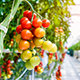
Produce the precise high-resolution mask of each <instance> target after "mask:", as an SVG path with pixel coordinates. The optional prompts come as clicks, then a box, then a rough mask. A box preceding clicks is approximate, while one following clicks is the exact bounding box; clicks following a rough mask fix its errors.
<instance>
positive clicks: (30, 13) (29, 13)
mask: <svg viewBox="0 0 80 80" xmlns="http://www.w3.org/2000/svg"><path fill="white" fill-rule="evenodd" d="M27 17H28V19H29V20H31V18H32V11H29V12H28V14H27Z"/></svg>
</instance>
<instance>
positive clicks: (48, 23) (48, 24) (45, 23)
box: [42, 19, 50, 28]
mask: <svg viewBox="0 0 80 80" xmlns="http://www.w3.org/2000/svg"><path fill="white" fill-rule="evenodd" d="M42 26H43V27H44V28H48V27H49V26H50V21H49V20H48V19H44V20H43V21H42Z"/></svg>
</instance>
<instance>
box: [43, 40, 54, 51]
mask: <svg viewBox="0 0 80 80" xmlns="http://www.w3.org/2000/svg"><path fill="white" fill-rule="evenodd" d="M52 47H53V44H52V43H51V42H50V41H45V42H44V43H43V45H42V48H43V49H44V50H46V51H49V50H50V49H51V48H52Z"/></svg>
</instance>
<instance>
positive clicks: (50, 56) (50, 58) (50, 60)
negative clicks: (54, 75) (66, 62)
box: [48, 53, 53, 65]
mask: <svg viewBox="0 0 80 80" xmlns="http://www.w3.org/2000/svg"><path fill="white" fill-rule="evenodd" d="M52 59H53V53H49V54H48V64H49V65H50V64H51V63H52Z"/></svg>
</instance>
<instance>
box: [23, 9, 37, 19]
mask: <svg viewBox="0 0 80 80" xmlns="http://www.w3.org/2000/svg"><path fill="white" fill-rule="evenodd" d="M23 16H24V17H27V18H28V19H29V20H31V18H32V11H29V10H26V11H24V13H23ZM35 18H36V14H35V13H34V14H33V19H35Z"/></svg>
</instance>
